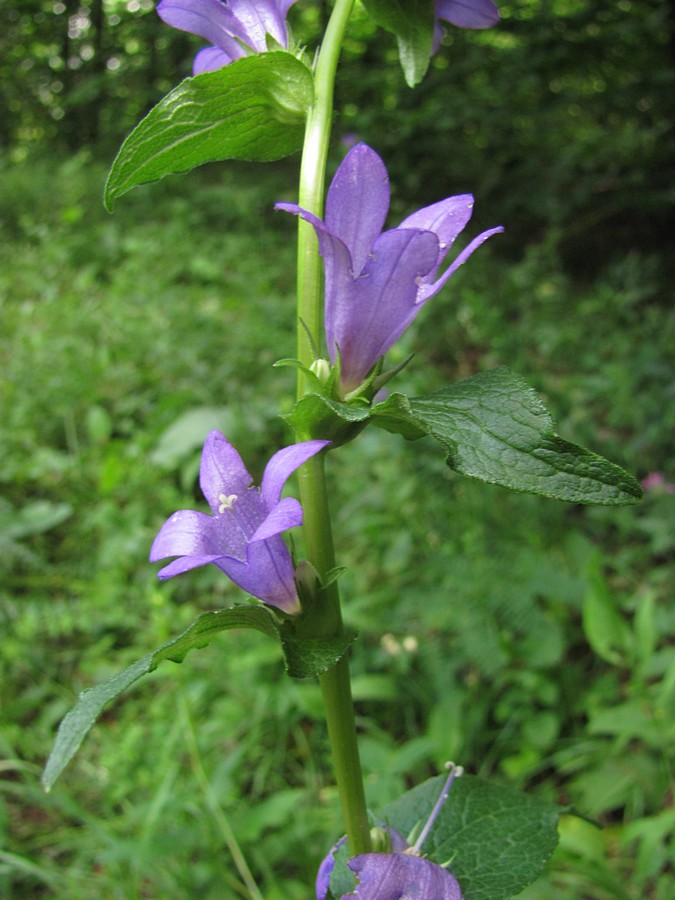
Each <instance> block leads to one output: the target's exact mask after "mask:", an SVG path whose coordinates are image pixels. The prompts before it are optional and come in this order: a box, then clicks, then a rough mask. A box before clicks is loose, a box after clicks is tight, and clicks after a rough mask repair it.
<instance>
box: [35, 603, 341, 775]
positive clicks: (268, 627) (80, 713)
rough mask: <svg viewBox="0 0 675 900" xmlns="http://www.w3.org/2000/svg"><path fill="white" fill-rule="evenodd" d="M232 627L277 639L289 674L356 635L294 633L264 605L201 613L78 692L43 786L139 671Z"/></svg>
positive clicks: (307, 670)
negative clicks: (125, 665) (168, 637)
mask: <svg viewBox="0 0 675 900" xmlns="http://www.w3.org/2000/svg"><path fill="white" fill-rule="evenodd" d="M233 628H253V629H254V630H256V631H261V632H262V633H263V634H266V635H267V636H268V637H271V638H273V639H274V640H276V641H278V642H279V643H280V644H281V647H282V650H283V653H284V659H285V664H286V670H287V672H288V674H289V675H290V676H291V677H293V678H313V677H315V676H317V675H321V674H322V673H323V672H325V671H326V670H327V669H329V668H330V667H331V666H333V665H335V663H336V662H337V661H338V660H339V659H340V658H341V657H342V656H343V655H344V654H345V653H346V652H347V650H348V649H349V647H350V646H351V644H352V643H353V642H354V640H355V637H356V636H355V635H354V634H353V633H351V632H349V633H345V634H343V635H340V636H339V637H329V638H321V639H304V638H300V637H296V636H295V633H294V620H293V619H292V618H289V619H287V620H286V622H285V623H282V622H281V620H280V619H278V618H277V617H276V616H275V615H274V613H273V612H272V611H271V610H269V609H267V608H265V607H264V606H233V607H231V608H229V609H219V610H216V611H215V612H207V613H202V615H201V616H199V617H198V618H197V619H195V621H194V622H193V623H192V625H190V626H189V628H187V629H186V630H185V631H184V632H183V633H182V634H180V635H179V636H178V637H177V638H173V640H170V641H168V642H167V643H166V644H163V645H162V646H161V647H159V649H157V650H154V651H153V652H152V653H149V654H148V655H147V656H144V657H143V658H142V659H139V660H138V661H137V662H135V663H133V664H132V665H130V666H129V667H128V668H126V669H124V671H123V672H119V673H118V674H117V675H113V677H112V678H109V679H108V680H107V681H104V682H103V683H102V684H99V685H97V686H96V687H93V688H89V689H88V690H86V691H83V692H82V693H81V694H80V696H79V699H78V701H77V703H76V704H75V706H74V707H73V709H71V711H70V712H69V713H68V714H67V715H66V716H65V718H64V719H63V721H62V722H61V724H60V725H59V730H58V733H57V735H56V741H55V742H54V746H53V748H52V752H51V753H50V754H49V759H48V760H47V765H46V766H45V770H44V772H43V774H42V785H43V787H44V788H45V790H47V791H49V790H51V788H52V786H53V785H54V783H55V782H56V780H57V778H58V777H59V776H60V775H61V772H63V770H64V769H65V767H66V766H67V765H68V763H69V762H70V760H71V759H72V758H73V756H74V755H75V754H76V753H77V751H78V750H79V748H80V744H81V743H82V741H83V740H84V738H85V737H86V736H87V734H88V732H89V730H90V729H91V727H92V725H93V724H94V723H95V722H96V720H97V719H98V717H99V716H100V715H101V712H102V711H103V708H104V707H105V706H106V705H107V704H108V703H110V702H111V701H112V700H115V699H116V698H117V697H119V695H120V694H121V693H123V692H124V691H126V689H127V688H129V687H131V685H132V684H133V683H134V682H135V681H138V679H139V678H141V677H142V676H143V675H147V674H148V672H153V671H154V670H155V669H156V668H157V666H158V665H159V664H160V663H161V662H163V661H164V660H166V659H170V660H171V661H172V662H175V663H182V662H183V660H184V659H185V657H186V656H187V655H188V653H189V652H190V650H197V649H200V648H201V647H206V646H207V645H208V644H210V643H211V641H212V640H213V638H214V637H215V636H216V635H217V634H219V633H220V632H221V631H229V630H231V629H233Z"/></svg>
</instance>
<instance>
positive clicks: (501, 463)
mask: <svg viewBox="0 0 675 900" xmlns="http://www.w3.org/2000/svg"><path fill="white" fill-rule="evenodd" d="M371 416H372V421H373V423H374V424H375V425H379V426H380V427H381V428H384V429H385V430H387V431H392V432H395V433H398V434H402V435H403V436H404V437H405V438H407V439H408V440H416V439H417V438H420V437H422V436H424V435H429V436H431V437H433V438H435V439H436V440H437V441H438V442H439V443H440V444H441V445H442V446H443V448H444V449H445V451H446V453H447V456H446V462H447V464H448V466H450V468H452V469H455V471H457V472H460V473H461V474H462V475H467V476H469V477H471V478H478V479H480V480H481V481H486V482H489V483H491V484H499V485H502V486H503V487H507V488H510V489H511V490H515V491H524V492H528V493H533V494H541V495H543V496H545V497H552V498H554V499H556V500H567V501H569V502H571V503H593V504H601V505H607V506H611V505H626V504H629V503H635V502H637V501H638V500H639V499H640V497H641V496H642V489H641V488H640V485H639V484H638V482H637V481H636V480H635V478H633V476H632V475H630V474H629V473H628V472H626V471H624V470H623V469H621V468H620V467H619V466H617V465H615V464H614V463H611V462H609V461H608V460H606V459H604V458H603V457H602V456H598V455H597V454H595V453H592V452H591V451H590V450H585V449H584V448H583V447H579V446H577V445H576V444H572V443H570V442H569V441H565V440H563V438H561V437H559V436H558V435H557V434H556V433H555V430H554V424H553V420H552V418H551V416H550V414H549V413H548V411H547V410H546V407H545V406H544V404H543V403H542V402H541V400H540V399H539V397H538V396H537V394H536V393H535V392H534V390H533V389H532V388H531V387H529V386H528V385H527V383H526V382H525V381H524V380H523V379H522V378H521V377H520V376H518V375H515V374H514V373H513V372H510V371H509V370H508V369H505V368H499V369H493V370H491V371H489V372H483V373H481V374H479V375H474V376H473V377H471V378H467V379H465V380H464V381H460V382H458V383H457V384H454V385H452V386H451V387H449V388H443V389H442V390H440V391H436V392H435V393H433V394H430V395H429V396H427V397H417V398H410V399H409V398H407V397H405V396H404V395H403V394H392V395H391V396H390V397H388V398H387V400H385V401H384V402H383V403H379V404H377V405H376V406H374V407H373V409H372V410H371Z"/></svg>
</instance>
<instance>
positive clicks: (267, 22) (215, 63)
mask: <svg viewBox="0 0 675 900" xmlns="http://www.w3.org/2000/svg"><path fill="white" fill-rule="evenodd" d="M295 2H296V0H161V3H160V4H159V5H158V6H157V13H158V15H159V17H160V18H161V19H162V21H164V22H166V24H167V25H171V26H172V27H173V28H179V29H180V30H181V31H188V32H190V34H197V35H199V36H200V37H203V38H204V39H205V40H207V41H210V43H211V44H212V46H211V47H206V48H205V49H204V50H200V51H199V53H198V54H197V56H196V57H195V61H194V64H193V67H192V71H193V73H194V74H195V75H199V74H200V73H201V72H212V71H214V70H215V69H222V67H223V66H226V65H227V64H228V63H231V62H234V60H236V59H241V57H242V56H247V55H248V53H249V52H250V51H253V52H254V53H264V52H265V51H266V50H267V35H270V36H271V37H272V38H273V39H274V40H275V41H276V42H277V43H278V44H280V45H281V46H282V47H288V33H287V29H286V15H287V13H288V10H289V9H290V8H291V6H292V5H293V4H294V3H295Z"/></svg>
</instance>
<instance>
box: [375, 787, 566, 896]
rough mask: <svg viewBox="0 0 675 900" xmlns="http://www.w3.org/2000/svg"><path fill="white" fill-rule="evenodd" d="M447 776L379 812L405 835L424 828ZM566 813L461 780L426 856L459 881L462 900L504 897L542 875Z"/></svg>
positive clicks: (429, 841) (426, 847) (426, 844)
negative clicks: (420, 826) (562, 815)
mask: <svg viewBox="0 0 675 900" xmlns="http://www.w3.org/2000/svg"><path fill="white" fill-rule="evenodd" d="M444 781H445V776H439V777H437V778H432V779H430V780H429V781H426V782H424V784H421V785H418V786H417V787H416V788H413V789H412V790H411V791H408V793H406V794H404V795H403V796H402V797H400V798H399V799H398V800H395V801H394V802H393V803H390V804H389V805H388V806H387V807H385V809H384V810H382V819H383V820H384V821H386V822H387V823H388V824H389V825H390V826H391V827H392V828H393V829H394V830H395V831H398V833H399V834H401V835H403V836H404V837H408V836H409V835H410V833H411V831H413V829H415V828H419V825H420V823H424V822H425V821H426V819H427V818H428V816H429V814H430V812H431V810H432V809H433V807H434V804H435V802H436V800H437V799H438V796H439V793H440V790H441V787H442V785H443V784H444ZM563 812H564V810H563V809H561V808H560V807H557V806H554V805H553V804H550V803H545V802H544V801H542V800H539V799H537V798H535V797H531V796H530V795H528V794H522V793H519V792H518V791H513V790H511V789H509V788H505V787H501V786H500V785H495V784H491V783H490V782H487V781H483V780H482V779H480V778H475V777H472V776H470V775H464V776H462V778H459V779H457V780H456V781H455V782H454V784H453V786H452V790H451V792H450V795H449V797H448V799H447V800H446V802H445V805H444V806H443V808H442V810H441V813H440V815H439V817H438V818H437V819H436V822H435V823H434V827H433V829H432V830H431V833H430V834H429V836H428V837H427V839H426V840H425V842H424V846H423V852H424V855H425V856H426V857H427V858H428V859H430V860H431V861H432V862H435V863H437V864H439V865H445V864H447V868H448V869H449V870H450V871H451V872H452V873H453V875H454V876H455V877H456V878H457V879H458V881H459V883H460V885H461V887H462V893H463V896H464V900H506V898H509V897H513V896H514V895H515V894H518V893H519V892H520V891H522V890H523V888H525V887H527V885H528V884H531V883H532V882H533V881H534V880H535V879H536V878H537V877H538V876H539V875H540V874H541V872H542V871H543V869H544V866H545V865H546V862H547V860H548V859H549V857H550V856H551V854H552V853H553V850H554V849H555V847H556V844H557V842H558V834H557V825H558V819H559V817H560V815H561V814H562V813H563Z"/></svg>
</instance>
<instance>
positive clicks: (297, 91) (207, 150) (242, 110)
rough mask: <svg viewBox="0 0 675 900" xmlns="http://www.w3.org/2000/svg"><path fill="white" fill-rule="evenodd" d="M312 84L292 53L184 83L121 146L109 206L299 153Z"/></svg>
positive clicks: (248, 60)
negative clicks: (175, 179) (164, 183)
mask: <svg viewBox="0 0 675 900" xmlns="http://www.w3.org/2000/svg"><path fill="white" fill-rule="evenodd" d="M313 93H314V84H313V80H312V75H311V72H310V71H309V69H308V68H307V66H305V64H304V63H302V62H301V61H300V60H299V59H296V58H295V57H294V56H292V55H291V54H290V53H285V52H277V51H274V52H271V53H259V54H256V55H254V56H247V57H244V58H243V59H239V60H237V61H236V62H233V63H230V64H229V65H228V66H224V67H223V68H222V69H218V70H217V71H215V72H204V73H203V74H201V75H196V76H195V77H194V78H186V79H185V81H183V82H181V84H179V85H178V87H177V88H175V89H174V90H173V91H171V93H170V94H168V95H167V96H166V97H164V99H163V100H160V102H159V103H158V104H157V106H155V107H154V108H153V109H152V110H151V111H150V112H149V113H148V115H147V116H146V117H145V118H144V119H143V120H142V122H140V123H139V124H138V125H137V127H136V128H135V129H134V130H133V131H132V132H131V134H130V135H129V137H128V138H127V139H126V141H125V142H124V143H123V144H122V147H121V148H120V151H119V153H118V154H117V157H116V159H115V161H114V162H113V165H112V169H111V170H110V175H109V176H108V181H107V184H106V187H105V197H104V199H105V205H106V207H107V208H108V209H111V208H112V206H113V203H114V202H115V200H116V199H117V198H118V197H120V196H121V195H122V194H125V193H126V192H127V191H129V190H131V188H133V187H136V186H137V185H139V184H146V183H147V182H150V181H157V180H158V179H159V178H163V177H164V176H165V175H170V174H174V173H177V172H189V171H190V170H191V169H194V168H195V167H196V166H200V165H203V164H204V163H207V162H215V161H216V160H221V159H244V160H254V161H258V162H269V161H271V160H275V159H281V158H282V157H284V156H289V155H290V154H291V153H295V152H296V151H297V150H299V149H300V147H301V146H302V141H303V137H304V124H305V116H306V113H307V109H308V107H309V105H310V104H311V102H312V98H313Z"/></svg>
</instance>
